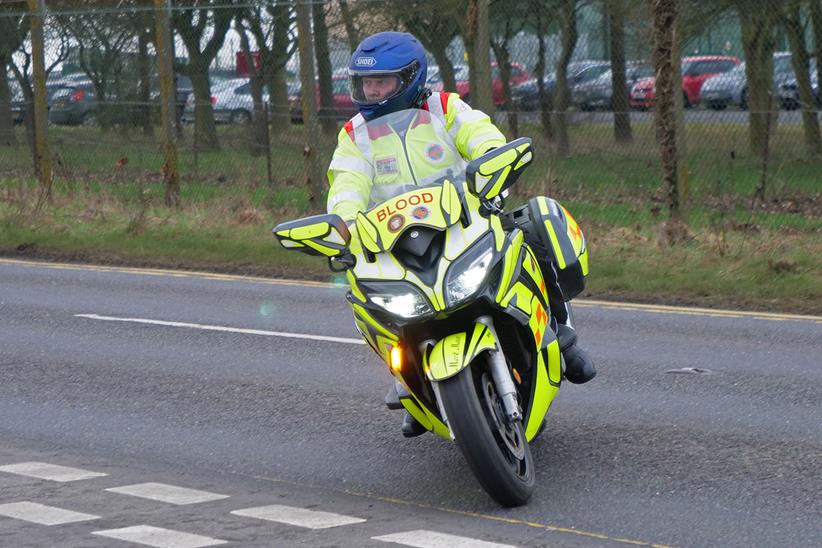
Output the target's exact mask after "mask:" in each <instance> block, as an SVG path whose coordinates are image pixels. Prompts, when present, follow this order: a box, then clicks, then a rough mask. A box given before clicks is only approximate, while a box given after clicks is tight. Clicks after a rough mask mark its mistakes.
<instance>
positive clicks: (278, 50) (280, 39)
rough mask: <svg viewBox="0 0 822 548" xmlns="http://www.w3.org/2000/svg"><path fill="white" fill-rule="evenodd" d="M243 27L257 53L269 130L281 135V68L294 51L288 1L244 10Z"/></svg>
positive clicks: (284, 93)
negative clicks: (265, 97) (265, 96)
mask: <svg viewBox="0 0 822 548" xmlns="http://www.w3.org/2000/svg"><path fill="white" fill-rule="evenodd" d="M243 13H244V15H243V17H244V18H245V26H246V28H247V29H248V31H249V32H250V33H251V35H252V36H254V41H255V43H256V46H257V50H258V51H259V52H260V68H261V72H262V76H263V80H264V82H265V84H266V86H267V87H268V97H269V99H268V102H269V110H270V112H271V131H272V132H274V133H279V132H283V131H285V130H286V129H288V125H289V100H288V89H287V83H286V72H285V65H286V63H288V60H289V59H291V56H292V55H293V54H294V52H295V51H296V48H297V41H296V39H295V37H294V36H293V34H292V30H291V29H292V27H293V26H294V18H293V15H292V13H293V12H292V8H291V5H290V2H288V0H278V1H277V2H268V3H267V4H266V5H265V6H261V5H255V6H253V7H248V8H246V9H245V10H244V12H243Z"/></svg>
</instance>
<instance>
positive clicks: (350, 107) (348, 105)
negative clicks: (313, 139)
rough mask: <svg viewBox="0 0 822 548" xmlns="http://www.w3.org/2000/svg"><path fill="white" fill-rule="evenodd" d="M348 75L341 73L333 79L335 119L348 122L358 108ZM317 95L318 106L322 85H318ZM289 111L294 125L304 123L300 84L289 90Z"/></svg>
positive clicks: (332, 93) (295, 84)
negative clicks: (352, 97)
mask: <svg viewBox="0 0 822 548" xmlns="http://www.w3.org/2000/svg"><path fill="white" fill-rule="evenodd" d="M348 86H349V84H348V74H347V73H342V72H339V73H337V74H334V76H332V78H331V95H332V98H333V105H334V117H335V118H337V119H338V120H347V119H349V118H351V117H352V116H354V115H355V114H357V107H355V106H354V102H353V101H352V100H351V92H350V91H349V87H348ZM315 93H316V96H317V105H319V104H320V84H319V82H318V83H317V84H316V87H315ZM288 102H289V106H290V108H289V110H290V111H291V121H292V122H294V123H302V121H303V108H302V104H301V103H300V85H299V82H295V83H294V84H292V85H290V86H289V89H288Z"/></svg>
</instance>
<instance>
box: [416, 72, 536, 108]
mask: <svg viewBox="0 0 822 548" xmlns="http://www.w3.org/2000/svg"><path fill="white" fill-rule="evenodd" d="M454 79H455V80H456V86H457V89H444V87H443V83H442V80H441V79H440V78H439V68H437V70H436V71H435V72H434V78H433V79H431V78H429V80H428V84H429V87H430V88H431V90H432V91H449V92H457V93H459V96H460V97H461V98H462V99H463V101H465V102H466V103H470V102H471V89H470V88H471V85H470V83H469V80H468V67H467V66H465V65H454ZM530 79H531V75H530V74H529V73H528V71H527V70H525V67H524V66H523V65H522V64H521V63H511V78H510V84H511V88H512V89H513V87H514V86H516V85H517V84H521V83H522V82H525V81H527V80H530ZM491 89H492V96H493V98H494V105H496V106H497V107H501V106H503V105H505V92H504V90H503V86H502V79H501V78H500V71H499V67H498V66H497V64H496V63H493V64H492V65H491ZM512 95H513V93H512Z"/></svg>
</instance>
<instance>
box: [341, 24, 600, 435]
mask: <svg viewBox="0 0 822 548" xmlns="http://www.w3.org/2000/svg"><path fill="white" fill-rule="evenodd" d="M427 70H428V64H427V61H426V55H425V50H424V48H423V47H422V45H421V44H420V43H419V41H418V40H417V39H416V38H415V37H414V36H412V35H411V34H408V33H404V32H380V33H377V34H374V35H372V36H369V37H368V38H366V39H365V40H363V41H362V42H361V43H360V45H359V46H358V47H357V49H356V50H355V51H354V53H353V54H352V56H351V62H350V63H349V68H348V73H349V81H350V85H351V98H352V100H353V102H354V105H355V106H356V107H357V109H358V110H359V114H357V115H356V116H354V117H353V118H352V119H351V120H349V121H348V122H347V123H346V124H345V125H344V126H343V128H342V129H341V130H340V133H339V136H338V144H337V148H336V150H335V151H334V155H333V158H332V160H331V164H330V166H329V168H328V180H329V184H330V185H331V188H330V189H329V193H328V203H327V207H328V212H329V213H336V214H337V215H339V216H340V217H342V218H343V219H344V220H346V221H349V222H350V221H353V220H354V219H355V218H356V215H357V213H358V212H360V211H366V210H367V209H368V205H369V197H370V196H371V193H372V189H373V187H374V186H377V185H381V184H388V183H390V182H391V181H392V180H393V179H394V178H396V176H397V175H398V174H399V173H400V171H401V167H402V166H401V165H400V164H401V162H405V161H406V158H407V161H408V163H409V164H413V171H414V173H415V174H418V175H419V174H425V173H431V172H435V171H436V165H435V164H436V163H437V161H438V160H440V156H441V154H442V150H443V147H442V146H440V147H439V149H437V148H436V147H437V146H438V145H437V144H436V143H430V142H427V144H425V145H422V147H423V148H425V150H424V151H419V150H415V151H409V154H408V156H407V157H406V155H405V153H404V151H403V150H402V149H400V150H397V139H396V138H395V137H394V135H396V134H399V137H400V138H401V139H404V140H405V141H406V144H412V139H410V138H409V137H410V136H411V135H412V132H414V131H415V129H414V128H415V126H414V124H410V121H409V124H408V125H407V126H406V127H404V128H396V127H392V130H393V131H392V132H389V133H388V134H387V135H377V136H375V135H370V134H369V131H368V127H367V126H366V123H367V122H369V121H371V120H374V119H376V118H379V117H381V116H384V115H386V114H390V113H393V112H398V111H401V110H406V109H421V110H425V111H428V113H430V115H431V116H433V117H436V118H438V119H439V120H440V121H441V122H442V126H444V127H445V128H446V130H447V131H448V133H449V135H450V136H451V138H452V139H453V141H454V143H455V144H456V147H457V150H458V152H459V154H460V155H461V156H462V157H463V158H464V159H466V160H473V159H475V158H478V157H480V156H482V155H483V154H485V153H486V152H488V151H489V150H491V149H494V148H496V147H499V146H502V145H504V144H505V143H506V139H505V136H504V135H503V134H502V132H501V131H500V130H499V129H498V128H497V127H496V126H495V125H494V124H493V123H492V122H491V119H490V118H489V117H488V115H487V114H485V113H484V112H481V111H479V110H474V109H472V108H471V107H470V106H469V105H468V104H467V103H465V102H464V101H462V100H461V99H460V98H459V95H458V94H456V93H438V92H431V90H429V89H428V88H426V87H425V81H426V76H427ZM427 140H429V141H430V135H428V136H427ZM419 142H421V141H420V140H419V139H418V140H417V143H419ZM412 152H413V154H412ZM412 159H413V161H412ZM421 178H422V179H424V177H421ZM529 243H531V242H530V241H529ZM534 243H535V244H536V243H537V242H534ZM536 248H537V249H544V248H543V247H542V246H536ZM540 264H541V266H542V270H543V273H544V275H545V280H546V287H547V288H548V294H549V301H550V307H551V316H552V321H551V325H552V327H553V328H554V331H555V333H557V337H558V339H559V341H560V348H561V350H562V353H563V356H564V358H565V363H566V371H565V377H566V379H567V380H569V381H570V382H572V383H577V384H581V383H584V382H587V381H589V380H591V379H592V378H593V377H594V376H595V375H596V369H595V368H594V365H593V362H592V361H591V359H590V358H589V357H588V356H587V354H586V353H585V352H584V351H583V350H582V349H581V348H579V346H578V345H577V344H576V331H575V330H574V328H573V326H572V325H571V321H570V317H569V311H568V307H567V304H566V302H565V299H564V298H563V295H562V290H561V288H560V286H559V283H558V282H557V274H556V271H555V270H554V267H553V266H552V264H551V262H550V259H549V258H548V257H547V256H546V257H540ZM397 389H399V390H402V389H403V388H402V387H401V386H400V387H397V386H396V383H395V387H394V388H392V391H391V392H389V395H388V396H387V397H386V403H388V402H389V401H391V400H394V402H395V403H396V400H397V394H396V392H394V390H397ZM402 432H403V435H405V436H406V437H411V436H415V435H419V434H421V433H423V432H425V429H424V428H423V427H422V426H421V425H420V424H419V423H417V421H416V420H415V419H414V418H413V417H412V416H411V415H410V414H409V413H408V412H406V413H405V416H404V418H403V424H402Z"/></svg>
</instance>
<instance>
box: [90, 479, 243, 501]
mask: <svg viewBox="0 0 822 548" xmlns="http://www.w3.org/2000/svg"><path fill="white" fill-rule="evenodd" d="M106 491H111V492H112V493H119V494H121V495H131V496H132V497H140V498H144V499H150V500H158V501H160V502H168V503H170V504H177V505H183V504H196V503H198V502H208V501H212V500H220V499H227V498H228V495H220V494H217V493H209V492H208V491H198V490H196V489H188V488H186V487H177V486H176V485H168V484H165V483H151V482H149V483H138V484H135V485H124V486H123V487H111V488H110V489H106Z"/></svg>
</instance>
